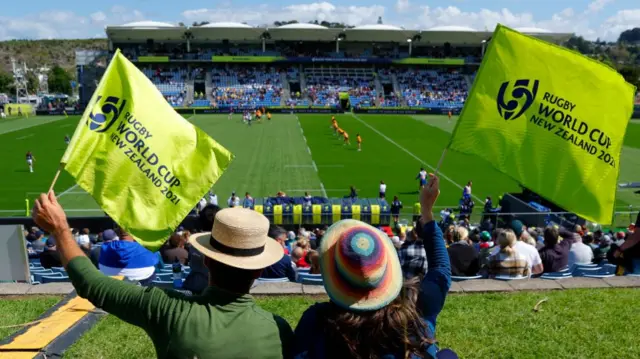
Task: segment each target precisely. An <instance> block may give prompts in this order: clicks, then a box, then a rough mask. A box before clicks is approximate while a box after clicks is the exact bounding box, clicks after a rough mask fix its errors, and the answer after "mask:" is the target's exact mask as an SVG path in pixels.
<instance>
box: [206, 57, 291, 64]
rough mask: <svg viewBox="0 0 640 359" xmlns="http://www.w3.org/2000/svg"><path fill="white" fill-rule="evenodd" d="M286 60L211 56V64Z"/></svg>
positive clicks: (280, 58) (279, 59) (282, 58)
mask: <svg viewBox="0 0 640 359" xmlns="http://www.w3.org/2000/svg"><path fill="white" fill-rule="evenodd" d="M283 60H286V58H284V57H282V56H212V57H211V61H212V62H236V63H240V62H245V63H246V62H279V61H283Z"/></svg>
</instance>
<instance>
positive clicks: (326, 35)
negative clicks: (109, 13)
mask: <svg viewBox="0 0 640 359" xmlns="http://www.w3.org/2000/svg"><path fill="white" fill-rule="evenodd" d="M516 30H518V31H520V32H523V33H527V34H530V35H533V36H536V37H539V38H542V39H544V40H547V41H552V42H562V41H566V40H568V39H569V38H570V37H571V34H566V33H554V32H552V31H549V30H546V29H542V28H536V27H522V28H517V29H516ZM106 32H107V36H108V37H109V39H111V40H112V41H115V42H144V41H146V40H147V39H153V40H155V41H184V39H185V38H186V35H187V33H190V34H191V39H192V41H193V42H203V41H222V40H229V41H231V42H233V41H250V42H260V41H261V37H262V35H263V34H265V35H266V36H265V37H266V38H267V39H270V40H273V41H335V40H336V39H337V38H338V37H340V38H343V39H344V40H345V41H349V42H371V41H375V42H405V41H407V39H413V40H414V42H413V45H414V46H420V45H441V44H444V43H447V42H448V43H450V44H452V45H471V46H480V44H481V43H482V42H483V41H485V40H488V39H489V38H490V37H491V35H492V32H489V31H476V30H474V29H472V28H470V27H466V26H438V27H433V28H430V29H426V30H410V29H403V28H400V27H396V26H393V25H383V24H372V25H362V26H358V27H354V28H350V29H338V28H327V27H324V26H321V25H317V24H307V23H296V24H287V25H283V26H279V27H253V26H250V25H247V24H241V23H237V22H217V23H211V24H207V25H203V26H194V27H189V28H186V27H182V26H175V25H172V24H169V23H164V22H155V21H140V22H134V23H129V24H124V25H120V26H108V27H107V28H106Z"/></svg>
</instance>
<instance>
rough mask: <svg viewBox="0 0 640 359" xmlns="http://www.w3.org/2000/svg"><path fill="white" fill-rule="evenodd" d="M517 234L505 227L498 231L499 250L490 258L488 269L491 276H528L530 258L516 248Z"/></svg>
mask: <svg viewBox="0 0 640 359" xmlns="http://www.w3.org/2000/svg"><path fill="white" fill-rule="evenodd" d="M518 242H519V241H518V240H517V237H516V234H515V233H513V231H512V230H510V229H503V230H500V231H499V232H498V245H499V247H498V252H497V253H495V254H493V255H492V256H491V257H490V258H489V265H488V266H487V270H488V273H489V278H494V277H496V276H506V277H528V276H529V275H530V271H529V259H528V258H527V256H526V255H524V254H522V253H519V252H518V249H517V248H516V244H517V243H518Z"/></svg>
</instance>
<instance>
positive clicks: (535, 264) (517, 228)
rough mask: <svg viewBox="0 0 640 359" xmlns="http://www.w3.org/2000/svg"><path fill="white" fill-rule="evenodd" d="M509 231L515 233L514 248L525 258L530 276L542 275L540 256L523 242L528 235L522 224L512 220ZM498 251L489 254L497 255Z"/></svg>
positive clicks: (534, 249) (533, 248)
mask: <svg viewBox="0 0 640 359" xmlns="http://www.w3.org/2000/svg"><path fill="white" fill-rule="evenodd" d="M509 229H511V230H512V231H513V233H515V235H516V238H517V239H518V241H517V242H516V243H515V245H514V246H515V247H514V248H515V249H516V251H517V252H518V253H520V254H522V255H524V256H525V258H527V261H528V262H529V272H530V273H531V275H535V274H540V273H542V272H543V271H544V267H543V265H542V260H541V259H540V254H539V253H538V251H537V250H536V247H534V246H532V245H530V244H527V243H526V242H525V240H527V239H528V237H529V233H527V231H526V228H525V226H524V224H523V223H522V222H521V221H519V220H517V219H514V220H513V221H511V222H510V223H509ZM499 251H500V248H496V249H495V250H494V251H493V252H492V253H491V254H492V255H493V254H497V253H498V252H499Z"/></svg>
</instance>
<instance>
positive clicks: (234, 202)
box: [227, 191, 240, 208]
mask: <svg viewBox="0 0 640 359" xmlns="http://www.w3.org/2000/svg"><path fill="white" fill-rule="evenodd" d="M239 205H240V198H239V197H238V196H236V192H235V191H234V192H231V197H229V199H228V200H227V206H229V208H233V207H238V206H239Z"/></svg>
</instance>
